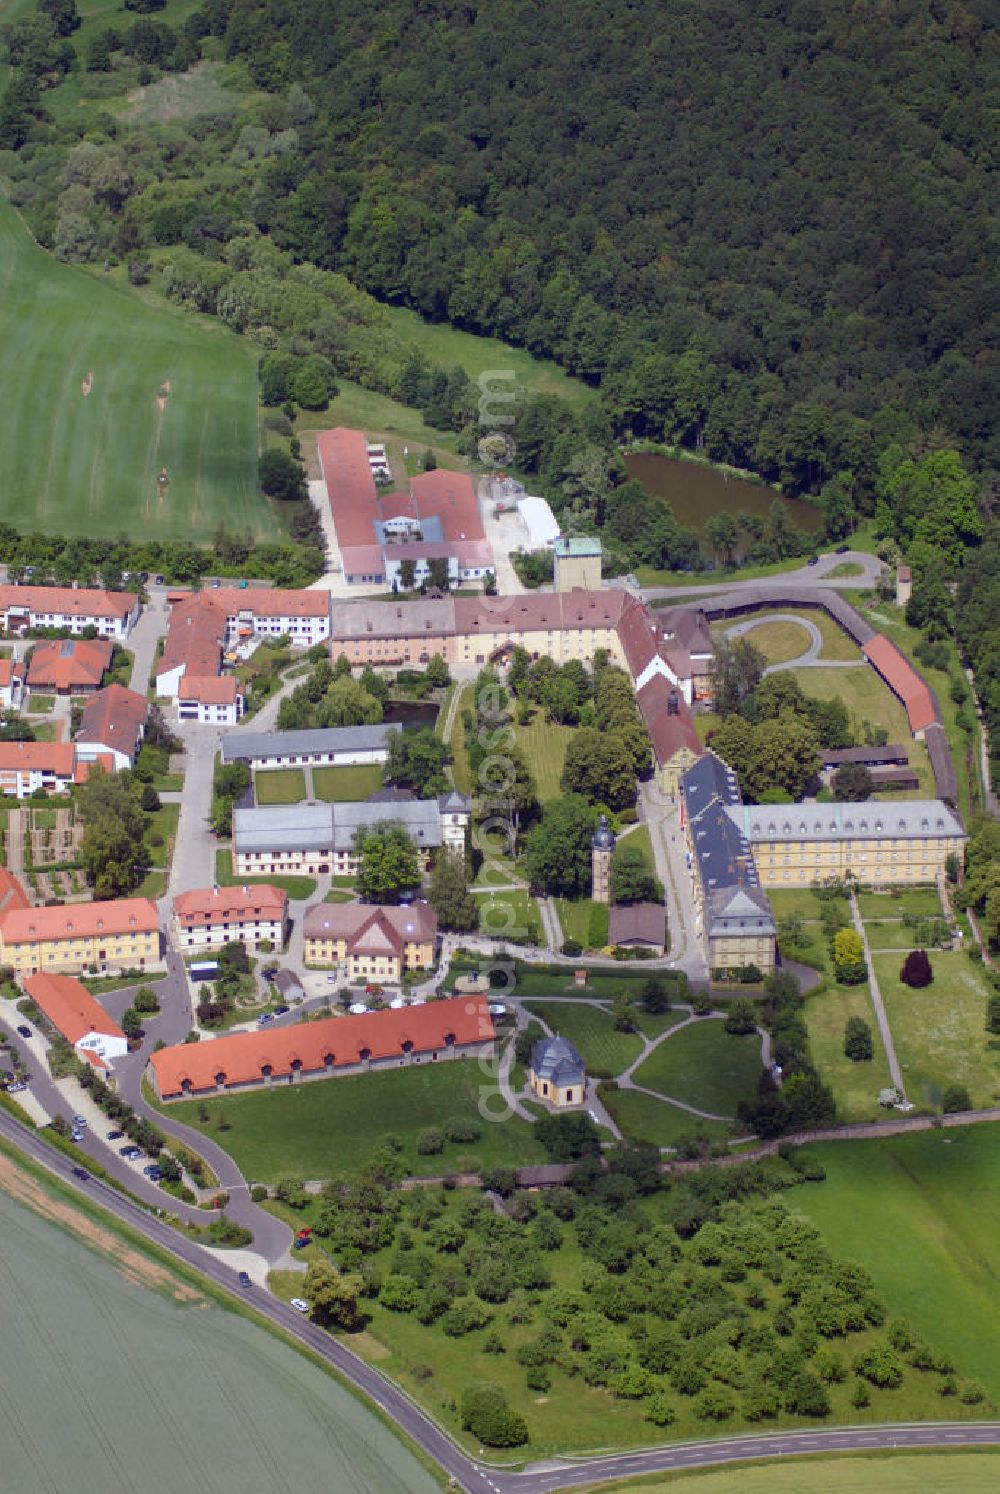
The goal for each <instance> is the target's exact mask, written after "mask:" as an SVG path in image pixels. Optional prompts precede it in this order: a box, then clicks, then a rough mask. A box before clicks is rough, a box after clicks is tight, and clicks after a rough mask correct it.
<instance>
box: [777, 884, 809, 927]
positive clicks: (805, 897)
mask: <svg viewBox="0 0 1000 1494" xmlns="http://www.w3.org/2000/svg"><path fill="white" fill-rule="evenodd" d="M767 895H768V898H769V899H770V902H771V907H772V908H773V909H774V916H775V918H787V917H788V916H789V914H791V913H797V914H798V915H799V917H800V918H804V919H806V920H809V921H811V920H813V919H818V918H819V915H820V901H819V898H818V897H817V896H816V894H815V893H814V892H813V890H812V888H810V887H769V888H768V890H767Z"/></svg>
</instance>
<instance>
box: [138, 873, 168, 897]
mask: <svg viewBox="0 0 1000 1494" xmlns="http://www.w3.org/2000/svg"><path fill="white" fill-rule="evenodd" d="M166 885H167V874H166V872H165V871H148V872H147V873H146V875H145V876H144V877H143V879H142V881H141V882H140V883H139V886H138V887H137V888H136V890H135V896H136V897H151V898H153V899H154V900H155V899H156V898H158V897H162V896H163V890H164V888H165V887H166Z"/></svg>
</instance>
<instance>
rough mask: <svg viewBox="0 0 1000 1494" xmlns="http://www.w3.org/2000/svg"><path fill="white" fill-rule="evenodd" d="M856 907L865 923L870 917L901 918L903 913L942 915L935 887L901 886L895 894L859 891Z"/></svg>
mask: <svg viewBox="0 0 1000 1494" xmlns="http://www.w3.org/2000/svg"><path fill="white" fill-rule="evenodd" d="M858 908H859V909H860V911H861V917H862V918H863V919H864V920H865V922H866V923H867V922H868V920H869V919H870V918H902V916H903V914H904V913H913V914H914V915H915V916H916V917H917V918H943V917H944V910H943V909H942V907H941V899H940V897H939V896H938V890H937V888H936V887H903V888H901V889H900V891H899V892H898V893H897V894H893V893H891V892H859V893H858Z"/></svg>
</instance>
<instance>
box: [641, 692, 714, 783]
mask: <svg viewBox="0 0 1000 1494" xmlns="http://www.w3.org/2000/svg"><path fill="white" fill-rule="evenodd" d="M671 696H673V697H674V698H675V700H676V703H677V711H676V713H675V714H671V713H670V708H669V707H670V697H671ZM636 701H637V703H638V706H639V710H640V712H641V713H642V719H643V721H645V723H646V730H647V731H648V732H649V737H650V741H651V742H652V744H653V751H654V752H655V753H656V761H657V763H658V764H659V765H660V767H661V768H662V767H663V766H664V764H665V763H668V762H669V761H670V759H671V758H672V757H673V756H674V754H675V753H677V752H679V751H680V749H681V748H682V747H687V748H689V749H690V751H691V752H693V753H694V755H695V757H700V756H701V754H702V753H703V752H704V750H705V749H704V747H703V746H702V743H701V738H700V737H699V736H698V733H697V731H696V730H695V726H694V721H693V720H692V718H691V712H690V711H689V710H688V708H687V705H686V704H685V702H684V699H683V697H682V696H681V694H680V692H679V691H678V690H677V688H676V686H673V685H671V684H670V682H669V680H666V679H664V677H663V675H662V674H656V675H654V676H653V678H652V679H651V680H650V681H649V683H648V684H645V685H643V687H642V689H641V690H640V691H639V692H638V694H637V695H636Z"/></svg>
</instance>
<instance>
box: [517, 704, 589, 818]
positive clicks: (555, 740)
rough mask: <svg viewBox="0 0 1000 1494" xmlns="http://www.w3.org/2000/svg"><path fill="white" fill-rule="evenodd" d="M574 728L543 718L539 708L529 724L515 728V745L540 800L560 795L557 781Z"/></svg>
mask: <svg viewBox="0 0 1000 1494" xmlns="http://www.w3.org/2000/svg"><path fill="white" fill-rule="evenodd" d="M574 730H575V728H574V727H572V726H559V725H558V724H557V723H556V722H554V721H546V719H545V713H544V711H541V710H536V711H535V714H534V716H533V718H532V720H531V722H530V724H529V725H528V726H515V728H514V735H515V737H516V739H517V745H518V746H519V747H520V749H521V751H522V752H523V753H524V757H525V761H526V762H527V764H528V767H529V768H530V769H531V771H532V773H533V774H534V778H535V783H536V784H537V786H538V797H539V799H541V800H542V801H543V802H544V801H545V800H546V799H559V798H561V797H562V792H563V791H562V789H561V787H560V785H559V780H560V778H561V777H562V770H563V763H564V762H565V761H566V748H567V747H568V746H569V741H570V738H571V737H572V735H573V732H574Z"/></svg>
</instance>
